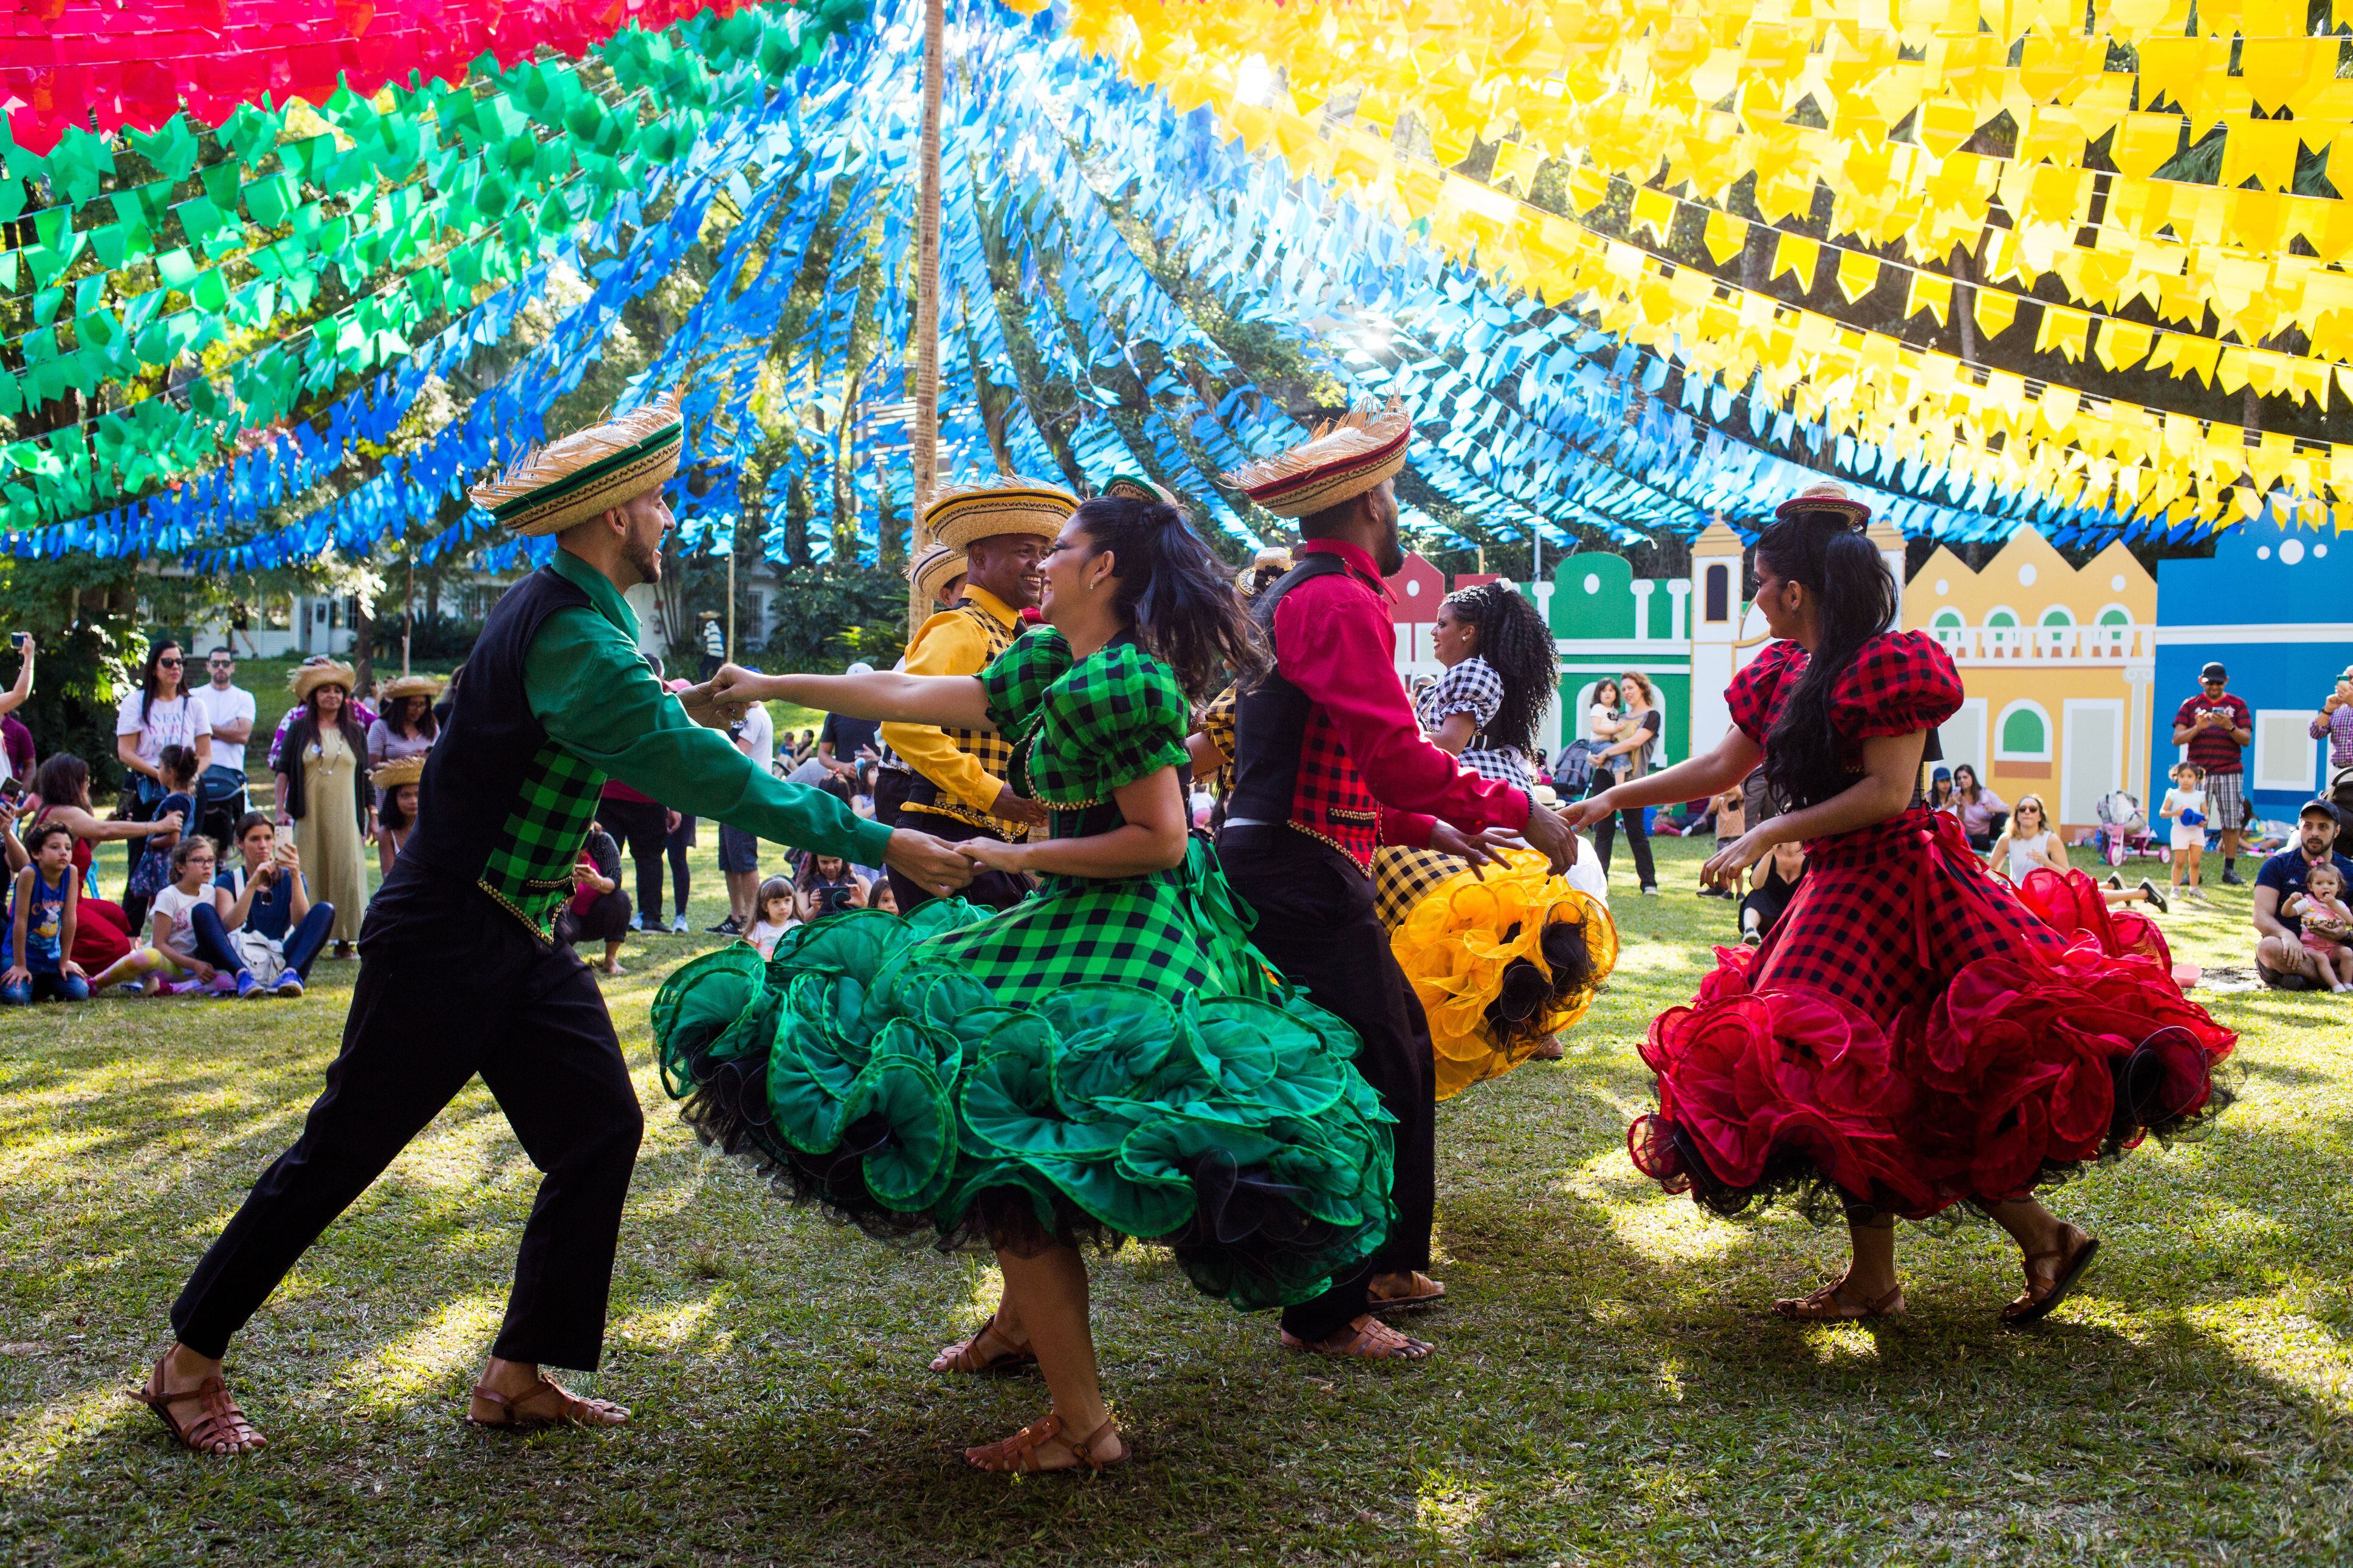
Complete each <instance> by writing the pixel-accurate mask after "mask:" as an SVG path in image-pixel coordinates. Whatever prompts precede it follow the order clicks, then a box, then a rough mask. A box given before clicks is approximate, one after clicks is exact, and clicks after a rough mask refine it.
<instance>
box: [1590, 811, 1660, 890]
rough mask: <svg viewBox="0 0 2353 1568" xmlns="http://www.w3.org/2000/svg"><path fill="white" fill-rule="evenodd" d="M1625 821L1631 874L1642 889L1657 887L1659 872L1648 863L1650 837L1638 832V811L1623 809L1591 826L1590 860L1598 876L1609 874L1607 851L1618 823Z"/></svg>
mask: <svg viewBox="0 0 2353 1568" xmlns="http://www.w3.org/2000/svg"><path fill="white" fill-rule="evenodd" d="M1619 817H1623V818H1625V820H1626V847H1627V848H1629V849H1631V850H1632V851H1633V852H1634V874H1635V875H1636V876H1638V877H1640V878H1641V879H1642V886H1643V887H1645V888H1655V887H1657V886H1658V885H1659V869H1658V868H1657V867H1656V866H1654V865H1652V864H1651V836H1650V835H1649V834H1647V833H1645V832H1643V831H1642V808H1641V806H1639V805H1633V806H1629V807H1627V808H1626V809H1625V810H1624V811H1621V812H1619V813H1618V814H1617V815H1616V816H1605V817H1603V818H1602V819H1601V820H1600V821H1599V822H1597V823H1595V824H1594V825H1593V858H1594V859H1595V860H1597V861H1599V863H1600V866H1601V872H1602V875H1604V876H1607V875H1609V850H1610V848H1611V847H1612V846H1614V845H1615V844H1616V843H1617V842H1618V819H1619Z"/></svg>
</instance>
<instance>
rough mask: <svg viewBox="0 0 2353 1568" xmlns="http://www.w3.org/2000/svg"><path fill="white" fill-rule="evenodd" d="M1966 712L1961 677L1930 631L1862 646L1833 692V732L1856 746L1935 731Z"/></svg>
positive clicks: (1892, 634) (1898, 634)
mask: <svg viewBox="0 0 2353 1568" xmlns="http://www.w3.org/2000/svg"><path fill="white" fill-rule="evenodd" d="M1960 710H1961V673H1960V671H1959V670H1957V669H1956V668H1953V656H1952V655H1950V654H1948V653H1947V652H1946V651H1945V650H1944V647H1943V646H1942V645H1940V644H1939V643H1938V642H1937V641H1936V638H1935V637H1930V636H1929V635H1928V634H1927V633H1926V632H1884V633H1882V634H1881V635H1880V636H1878V637H1873V638H1872V639H1871V640H1870V641H1869V642H1867V643H1865V644H1863V645H1862V650H1861V651H1860V652H1858V653H1857V654H1856V655H1855V657H1854V662H1853V663H1852V664H1850V665H1848V666H1847V667H1846V670H1845V672H1844V673H1843V674H1841V676H1840V677H1839V679H1838V685H1837V686H1836V687H1834V688H1833V689H1831V728H1832V729H1833V730H1836V731H1838V732H1839V733H1840V734H1841V735H1842V736H1844V737H1845V738H1846V739H1848V740H1851V741H1861V740H1864V739H1867V738H1869V737H1871V736H1873V735H1909V734H1911V733H1913V732H1914V731H1918V730H1933V729H1935V728H1936V726H1937V725H1939V724H1941V723H1943V722H1944V721H1946V720H1947V719H1949V718H1951V717H1952V716H1953V715H1954V714H1956V713H1957V712H1959V711H1960Z"/></svg>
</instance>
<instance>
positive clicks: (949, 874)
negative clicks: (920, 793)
mask: <svg viewBox="0 0 2353 1568" xmlns="http://www.w3.org/2000/svg"><path fill="white" fill-rule="evenodd" d="M964 847H965V846H962V845H955V844H949V843H947V842H945V841H944V840H942V839H938V838H934V837H932V836H931V835H930V834H928V833H918V832H916V831H914V830H913V828H907V827H894V828H892V830H891V844H890V847H888V848H886V849H885V850H883V852H882V863H883V864H884V865H886V866H888V867H890V868H892V870H894V871H903V872H904V873H906V874H907V875H908V876H910V877H913V879H915V880H916V881H918V882H920V883H922V884H923V887H924V888H925V889H928V890H929V891H931V892H934V893H937V894H939V895H940V896H941V897H942V898H945V897H947V895H948V894H950V893H953V892H955V890H956V889H959V888H962V887H964V886H965V885H966V884H968V883H970V882H971V880H972V878H973V862H974V860H976V859H977V858H978V857H973V858H970V859H967V858H965V856H964V855H961V854H959V853H957V851H958V850H959V849H961V848H964ZM997 847H999V848H1011V847H1013V846H1011V845H998V846H997Z"/></svg>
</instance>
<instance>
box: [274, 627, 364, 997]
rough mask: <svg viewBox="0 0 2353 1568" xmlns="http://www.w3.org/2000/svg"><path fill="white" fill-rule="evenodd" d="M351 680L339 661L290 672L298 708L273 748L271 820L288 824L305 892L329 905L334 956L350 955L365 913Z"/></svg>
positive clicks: (360, 756) (358, 750) (358, 737)
mask: <svg viewBox="0 0 2353 1568" xmlns="http://www.w3.org/2000/svg"><path fill="white" fill-rule="evenodd" d="M352 679H353V677H352V671H351V669H350V668H349V667H348V666H345V665H341V664H306V665H304V666H302V667H301V668H300V669H297V670H296V671H295V672H294V674H293V677H292V679H291V682H290V684H291V685H292V686H293V689H294V696H295V700H296V701H297V702H299V703H300V704H301V711H300V712H299V713H297V714H296V715H295V719H294V721H293V722H292V723H291V724H289V725H288V726H287V727H286V740H285V743H284V744H283V745H281V746H280V748H279V752H278V821H279V824H280V826H285V825H287V824H289V823H291V824H292V825H293V828H294V847H295V848H296V849H298V850H299V851H301V857H302V873H303V875H304V876H305V877H307V878H309V879H310V883H311V898H312V899H313V900H327V901H328V902H331V903H332V904H333V905H334V906H335V923H334V925H333V926H332V928H330V931H329V934H330V935H331V936H332V938H333V940H334V943H335V956H336V957H337V958H349V957H350V956H351V955H352V944H353V942H357V941H358V940H359V934H360V920H361V917H362V916H364V914H366V912H367V849H366V828H365V824H366V821H367V810H366V807H365V806H364V805H363V803H362V799H361V793H360V768H361V765H362V763H364V761H365V760H366V757H367V731H364V730H363V729H362V728H360V724H359V721H358V719H357V718H356V717H355V716H354V715H353V712H352V706H351V696H352Z"/></svg>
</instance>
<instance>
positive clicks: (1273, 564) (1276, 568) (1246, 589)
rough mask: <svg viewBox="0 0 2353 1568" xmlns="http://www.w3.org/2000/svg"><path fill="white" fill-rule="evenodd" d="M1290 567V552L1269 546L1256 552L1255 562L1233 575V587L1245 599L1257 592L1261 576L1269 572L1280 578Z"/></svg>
mask: <svg viewBox="0 0 2353 1568" xmlns="http://www.w3.org/2000/svg"><path fill="white" fill-rule="evenodd" d="M1291 566H1292V562H1291V552H1290V551H1288V550H1284V549H1282V548H1281V547H1280V546H1274V545H1270V546H1269V547H1268V548H1266V549H1264V550H1261V551H1260V552H1258V559H1257V560H1255V561H1252V562H1251V563H1250V564H1249V565H1247V566H1245V567H1243V568H1242V569H1241V570H1240V572H1237V573H1235V574H1234V585H1235V586H1236V587H1238V588H1240V590H1241V591H1242V597H1243V598H1245V599H1247V598H1249V597H1250V595H1253V594H1255V593H1257V592H1258V580H1259V578H1260V577H1261V575H1262V574H1266V573H1269V572H1271V573H1273V574H1275V575H1276V576H1278V577H1280V576H1282V574H1284V573H1286V572H1288V571H1290V570H1291Z"/></svg>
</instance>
